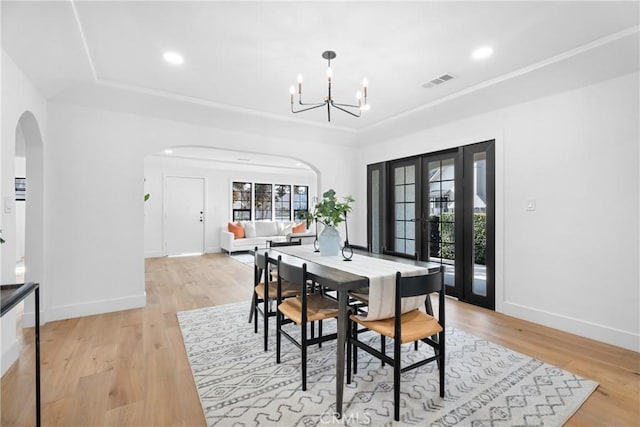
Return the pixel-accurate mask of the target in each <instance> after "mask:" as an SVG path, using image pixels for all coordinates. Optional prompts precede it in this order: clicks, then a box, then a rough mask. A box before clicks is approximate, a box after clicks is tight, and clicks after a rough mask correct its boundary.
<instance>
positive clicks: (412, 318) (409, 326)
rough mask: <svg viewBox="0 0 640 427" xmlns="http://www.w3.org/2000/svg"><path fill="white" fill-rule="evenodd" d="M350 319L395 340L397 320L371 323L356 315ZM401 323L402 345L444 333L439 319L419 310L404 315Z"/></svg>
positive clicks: (390, 319) (391, 319)
mask: <svg viewBox="0 0 640 427" xmlns="http://www.w3.org/2000/svg"><path fill="white" fill-rule="evenodd" d="M350 318H351V320H352V321H353V322H356V323H358V324H360V325H362V326H364V327H365V328H367V329H370V330H372V331H375V332H377V333H379V334H380V335H384V336H386V337H389V338H394V328H395V325H394V322H395V319H394V318H393V317H392V318H389V319H382V320H372V321H369V322H367V321H364V320H360V319H359V318H358V317H357V316H354V315H351V316H350ZM400 323H401V324H402V330H401V335H402V336H401V338H400V342H401V343H402V344H406V343H408V342H413V341H417V340H422V339H424V338H427V337H431V336H433V335H435V334H437V333H439V332H440V331H442V326H440V324H439V323H438V320H437V319H435V318H434V317H433V316H430V315H428V314H426V313H424V312H422V311H421V310H418V309H416V310H412V311H410V312H408V313H405V314H403V315H402V316H401V318H400Z"/></svg>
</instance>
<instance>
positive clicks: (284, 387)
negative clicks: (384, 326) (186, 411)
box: [178, 302, 598, 426]
mask: <svg viewBox="0 0 640 427" xmlns="http://www.w3.org/2000/svg"><path fill="white" fill-rule="evenodd" d="M249 305H250V303H249V302H246V303H238V304H229V305H224V306H219V307H211V308H205V309H199V310H192V311H185V312H180V313H178V321H179V323H180V327H181V329H182V335H183V338H184V344H185V348H186V351H187V355H188V357H189V362H190V364H191V369H192V372H193V377H194V380H195V384H196V387H197V389H198V394H199V396H200V401H201V403H202V408H203V410H204V414H205V418H206V420H207V424H208V425H209V426H231V425H233V426H271V425H273V426H275V425H278V426H319V425H350V426H356V425H370V426H379V425H418V426H426V425H431V426H560V425H562V424H563V423H564V422H565V421H566V420H567V419H568V418H569V417H570V416H571V415H572V414H573V413H574V412H575V411H576V410H577V409H578V408H579V407H580V405H581V404H582V403H583V402H584V401H585V400H586V399H587V397H589V395H590V394H591V393H592V392H593V391H594V390H595V388H596V387H597V386H598V384H597V383H596V382H594V381H590V380H586V379H584V378H580V377H578V376H576V375H574V374H572V373H570V372H566V371H564V370H562V369H560V368H557V367H555V366H552V365H548V364H546V363H543V362H540V361H539V360H535V359H532V358H531V357H528V356H525V355H522V354H519V353H516V352H513V351H511V350H509V349H508V348H505V347H502V346H500V345H497V344H495V343H492V342H490V341H487V340H484V339H481V338H478V337H475V336H473V335H470V334H468V333H466V332H463V331H461V330H459V329H454V328H449V327H448V328H447V333H448V336H447V363H446V373H445V376H446V394H445V398H444V399H442V398H440V396H439V395H438V370H437V366H436V364H435V363H430V364H428V365H426V366H423V367H420V368H418V369H415V370H412V371H409V372H407V373H405V374H402V379H401V382H402V384H401V395H400V398H401V405H402V406H401V412H400V414H401V422H400V423H399V424H398V423H395V422H394V421H393V372H392V370H391V369H390V367H389V366H386V367H381V365H380V361H378V360H377V359H374V358H372V357H371V356H369V355H368V354H366V353H364V352H363V351H359V352H358V355H359V358H358V374H357V375H355V376H354V378H353V381H352V383H351V384H349V385H347V384H345V389H344V404H343V411H344V416H343V418H342V419H341V420H338V419H337V418H336V417H335V416H334V408H335V383H334V379H335V359H336V355H335V348H336V346H335V341H334V342H328V343H325V344H323V346H322V348H321V349H318V348H317V347H313V348H310V349H309V354H308V367H307V369H308V380H307V391H305V392H303V391H302V389H301V382H300V351H299V350H298V349H297V348H295V347H294V346H293V345H292V344H291V343H290V342H288V341H286V340H283V347H282V348H283V351H282V363H281V364H276V363H275V330H272V333H271V334H270V335H271V339H270V342H269V351H268V352H264V351H263V344H262V328H261V325H259V326H260V328H259V330H258V333H257V334H254V332H253V324H248V323H247V320H248V307H249ZM270 320H271V319H270ZM331 323H334V322H325V330H326V331H327V332H329V331H328V330H329V329H330V326H329V325H330V324H331ZM272 324H273V325H275V322H272ZM289 326H290V327H294V326H293V325H289ZM296 329H297V328H296ZM369 334H371V339H372V340H374V339H376V341H375V342H379V341H378V340H379V339H378V338H377V337H375V335H374V334H373V333H369ZM363 335H364V334H363ZM388 341H391V340H388ZM403 350H404V352H403V358H404V359H403V360H406V361H407V362H410V361H411V360H413V359H414V358H415V357H416V352H415V351H414V350H413V345H412V344H409V345H406V346H404V348H403ZM418 351H419V352H429V353H431V352H432V350H431V348H430V347H429V346H427V345H421V346H420V348H419V350H418Z"/></svg>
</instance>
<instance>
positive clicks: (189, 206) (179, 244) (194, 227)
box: [165, 176, 204, 256]
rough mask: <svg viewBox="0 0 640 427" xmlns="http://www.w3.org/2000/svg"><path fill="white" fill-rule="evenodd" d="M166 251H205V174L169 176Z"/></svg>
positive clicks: (193, 252)
mask: <svg viewBox="0 0 640 427" xmlns="http://www.w3.org/2000/svg"><path fill="white" fill-rule="evenodd" d="M165 184H166V187H165V188H166V207H165V209H166V211H165V219H166V227H165V230H166V232H165V251H166V254H167V255H169V256H171V255H184V254H196V253H203V252H204V178H187V177H175V176H169V177H166V181H165Z"/></svg>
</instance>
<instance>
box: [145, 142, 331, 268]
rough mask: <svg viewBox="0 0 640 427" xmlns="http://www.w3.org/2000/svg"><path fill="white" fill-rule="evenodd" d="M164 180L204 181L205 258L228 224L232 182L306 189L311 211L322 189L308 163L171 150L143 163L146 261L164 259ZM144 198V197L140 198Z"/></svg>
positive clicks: (217, 248)
mask: <svg viewBox="0 0 640 427" xmlns="http://www.w3.org/2000/svg"><path fill="white" fill-rule="evenodd" d="M168 177H188V178H202V179H203V180H204V186H205V191H204V205H205V209H204V216H203V220H204V234H205V236H204V250H203V251H204V252H205V253H216V252H220V239H219V237H220V229H221V228H222V227H225V228H226V225H227V222H228V221H230V220H231V216H230V215H231V187H232V182H234V181H243V182H264V183H273V184H293V185H307V186H308V187H309V193H308V198H309V208H311V207H312V204H313V199H314V197H315V196H316V195H317V192H318V189H319V188H320V173H319V171H318V170H317V169H316V168H315V167H314V166H312V165H310V164H309V163H308V162H306V161H304V160H300V159H295V158H289V157H287V158H284V157H282V156H273V155H268V154H264V153H256V152H247V151H236V150H229V149H217V148H211V147H201V146H197V147H196V146H174V147H170V148H167V149H165V150H162V151H160V152H157V153H152V154H149V155H147V156H146V157H145V159H144V194H147V193H148V194H149V199H148V200H147V201H146V202H145V203H144V229H145V233H144V247H145V251H144V253H145V258H151V257H160V256H165V255H167V254H168V251H167V247H166V238H165V237H166V236H165V234H166V233H167V228H166V224H165V218H166V210H167V199H166V183H167V178H168ZM141 197H142V195H141Z"/></svg>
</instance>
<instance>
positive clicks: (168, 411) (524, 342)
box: [0, 254, 640, 427]
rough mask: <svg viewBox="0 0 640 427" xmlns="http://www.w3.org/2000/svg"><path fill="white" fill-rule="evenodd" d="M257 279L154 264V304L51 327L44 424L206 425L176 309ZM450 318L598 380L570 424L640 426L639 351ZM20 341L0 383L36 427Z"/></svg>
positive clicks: (150, 277)
mask: <svg viewBox="0 0 640 427" xmlns="http://www.w3.org/2000/svg"><path fill="white" fill-rule="evenodd" d="M252 280H253V270H252V268H251V267H249V266H247V265H244V264H241V263H240V262H237V261H235V260H233V259H231V258H229V257H227V256H225V255H221V254H210V255H204V256H199V257H184V258H153V259H147V260H146V290H147V306H146V307H144V308H140V309H135V310H126V311H121V312H116V313H109V314H103V315H96V316H88V317H82V318H77V319H69V320H62V321H57V322H50V323H48V324H46V325H44V326H43V327H42V328H41V351H42V353H41V354H42V402H43V405H42V406H43V407H42V409H43V424H44V425H46V426H73V427H75V426H79V427H80V426H82V427H87V426H136V427H137V426H145V427H146V426H149V427H151V426H153V427H155V426H204V425H205V420H204V417H203V415H202V408H201V407H200V401H199V399H198V395H197V393H196V390H195V386H194V383H193V378H192V376H191V371H190V368H189V364H188V361H187V357H186V354H185V350H184V346H183V344H182V335H181V333H180V329H179V327H178V322H177V319H176V312H177V311H183V310H191V309H195V308H200V307H209V306H213V305H221V304H227V303H232V302H239V301H248V300H249V299H250V297H251V282H252ZM247 306H248V304H247ZM447 321H448V322H449V324H451V325H453V326H456V327H458V328H460V329H464V330H466V331H468V332H470V333H473V334H475V335H478V336H481V337H484V338H486V339H489V340H491V341H494V342H497V343H499V344H502V345H504V346H507V347H509V348H511V349H513V350H515V351H519V352H521V353H525V354H528V355H531V356H533V357H536V358H538V359H540V360H543V361H545V362H548V363H551V364H554V365H557V366H559V367H561V368H564V369H567V370H569V371H572V372H575V373H577V374H579V375H582V376H585V377H588V378H591V379H593V380H596V381H598V382H599V383H600V386H599V387H598V389H597V390H596V391H595V392H594V393H593V395H592V396H591V397H590V398H589V399H588V400H587V401H586V402H585V403H584V405H583V406H582V407H581V408H580V410H579V411H578V412H577V413H576V414H575V415H574V416H573V417H572V418H571V419H570V420H569V422H568V423H567V425H568V426H621V427H622V426H640V409H639V408H640V355H639V354H638V353H635V352H631V351H628V350H623V349H621V348H617V347H613V346H610V345H607V344H602V343H598V342H595V341H592V340H588V339H585V338H580V337H577V336H574V335H570V334H567V333H564V332H560V331H556V330H554V329H550V328H546V327H543V326H539V325H535V324H532V323H529V322H525V321H522V320H518V319H515V318H512V317H508V316H504V315H500V314H496V313H494V312H492V311H489V310H485V309H481V308H477V307H473V306H470V305H468V304H464V303H460V302H458V301H455V300H449V299H448V300H447ZM247 326H248V327H249V325H247ZM19 339H20V341H21V351H20V359H19V360H18V361H17V362H16V363H15V364H14V365H13V366H12V367H11V368H10V369H9V371H7V373H6V374H5V375H4V376H3V378H2V381H1V383H0V391H1V393H2V396H1V407H0V409H1V425H2V426H3V427H4V426H33V425H34V424H35V411H34V408H35V403H34V391H33V381H34V373H33V344H32V341H33V328H30V329H25V330H22V329H21V330H19Z"/></svg>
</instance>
